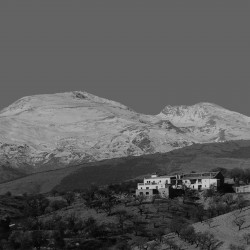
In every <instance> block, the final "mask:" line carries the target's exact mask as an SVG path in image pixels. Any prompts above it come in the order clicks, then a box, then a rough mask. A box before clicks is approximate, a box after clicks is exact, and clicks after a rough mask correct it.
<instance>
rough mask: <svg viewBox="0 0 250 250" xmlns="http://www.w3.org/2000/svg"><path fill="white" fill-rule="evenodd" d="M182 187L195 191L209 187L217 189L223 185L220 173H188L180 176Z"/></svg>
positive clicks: (222, 177)
mask: <svg viewBox="0 0 250 250" xmlns="http://www.w3.org/2000/svg"><path fill="white" fill-rule="evenodd" d="M182 184H183V186H185V187H187V188H191V189H195V190H205V189H209V188H211V187H213V188H215V189H219V188H220V187H222V186H223V184H224V176H223V175H222V174H221V172H202V173H189V174H183V175H182Z"/></svg>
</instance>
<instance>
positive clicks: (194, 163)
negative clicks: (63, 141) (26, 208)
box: [0, 141, 250, 194]
mask: <svg viewBox="0 0 250 250" xmlns="http://www.w3.org/2000/svg"><path fill="white" fill-rule="evenodd" d="M249 165H250V141H233V142H225V143H212V144H196V145H192V146H189V147H186V148H182V149H177V150H174V151H171V152H168V153H164V154H160V153H157V154H152V155H145V156H139V157H125V158H119V159H110V160H103V161H100V162H95V163H86V164H82V165H78V166H73V167H69V168H64V169H58V170H54V171H47V172H42V173H35V174H32V175H29V176H26V177H22V178H19V179H17V180H14V181H9V182H6V183H2V184H0V193H1V194H4V193H6V192H7V191H11V192H12V193H13V194H22V193H25V192H27V193H45V192H48V191H50V190H51V189H53V188H54V189H58V190H72V189H77V188H86V187H88V186H89V185H91V184H97V185H105V184H110V183H115V182H119V181H123V180H128V179H133V178H136V177H140V176H143V175H146V174H150V173H152V172H155V171H158V172H160V173H176V172H190V171H203V170H209V169H213V168H217V167H224V168H228V169H231V168H234V167H241V168H249Z"/></svg>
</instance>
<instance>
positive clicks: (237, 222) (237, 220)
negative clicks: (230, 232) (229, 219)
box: [233, 217, 246, 231]
mask: <svg viewBox="0 0 250 250" xmlns="http://www.w3.org/2000/svg"><path fill="white" fill-rule="evenodd" d="M245 222H246V219H245V218H243V217H240V218H239V217H237V218H235V219H234V220H233V224H234V225H236V226H237V227H238V229H239V231H240V230H241V227H242V226H243V224H244V223H245Z"/></svg>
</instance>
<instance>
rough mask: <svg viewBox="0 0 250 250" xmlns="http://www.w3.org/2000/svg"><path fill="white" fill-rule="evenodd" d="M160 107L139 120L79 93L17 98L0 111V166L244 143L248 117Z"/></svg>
mask: <svg viewBox="0 0 250 250" xmlns="http://www.w3.org/2000/svg"><path fill="white" fill-rule="evenodd" d="M166 107H168V108H166ZM166 107H165V108H164V109H163V111H164V110H165V111H164V112H161V113H160V114H158V115H145V114H140V113H137V112H136V111H134V110H132V109H131V108H129V107H127V106H125V105H123V104H121V103H119V102H115V101H111V100H107V99H105V98H101V97H98V96H95V95H92V94H89V93H87V92H84V91H73V92H65V93H56V94H43V95H35V96H27V97H23V98H21V99H19V100H17V101H16V102H14V103H13V104H11V105H10V106H8V107H6V108H4V109H3V110H2V111H1V112H0V161H1V165H2V166H5V167H9V168H15V169H18V170H19V171H18V174H20V171H21V172H22V171H23V173H24V174H29V173H34V172H37V171H41V170H48V169H54V168H64V167H67V166H74V165H78V164H83V163H87V162H94V161H100V160H104V159H111V158H119V157H126V156H139V155H144V154H154V153H157V152H159V153H165V152H168V151H171V150H173V149H177V148H182V147H185V146H189V145H192V144H195V143H210V142H222V141H229V140H241V139H250V118H249V117H247V116H244V115H242V114H240V113H237V112H233V111H229V110H227V109H224V108H222V107H220V106H218V105H214V104H211V103H199V104H196V105H193V106H184V105H182V106H179V107H178V108H176V107H174V108H170V106H169V105H168V106H166ZM21 174H22V173H21ZM4 180H6V179H5V178H4ZM0 181H1V178H0Z"/></svg>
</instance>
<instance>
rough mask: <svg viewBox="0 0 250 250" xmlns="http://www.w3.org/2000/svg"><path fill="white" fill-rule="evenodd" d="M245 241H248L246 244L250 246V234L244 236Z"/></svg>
mask: <svg viewBox="0 0 250 250" xmlns="http://www.w3.org/2000/svg"><path fill="white" fill-rule="evenodd" d="M243 239H244V240H245V241H246V244H247V245H248V244H249V242H250V233H245V234H244V235H243Z"/></svg>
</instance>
